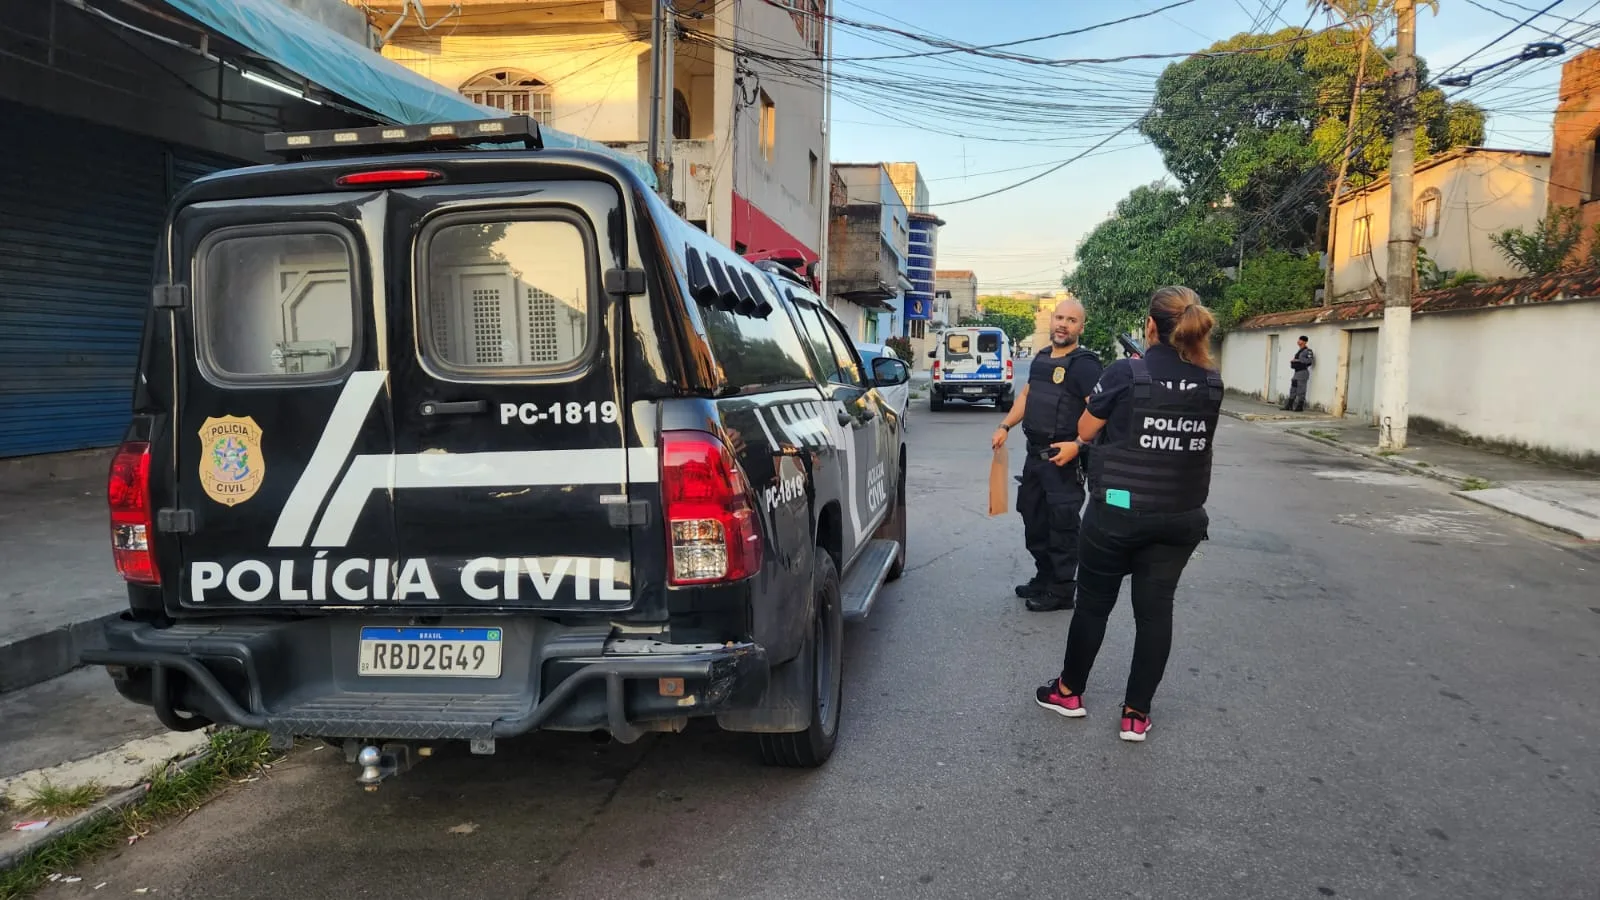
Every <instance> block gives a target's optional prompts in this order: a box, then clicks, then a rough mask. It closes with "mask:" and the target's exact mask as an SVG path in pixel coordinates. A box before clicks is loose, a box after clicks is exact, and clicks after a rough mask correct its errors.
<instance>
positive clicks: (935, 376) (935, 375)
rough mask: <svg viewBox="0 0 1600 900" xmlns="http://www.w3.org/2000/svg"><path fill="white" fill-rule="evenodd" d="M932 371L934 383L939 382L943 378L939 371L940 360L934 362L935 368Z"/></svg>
mask: <svg viewBox="0 0 1600 900" xmlns="http://www.w3.org/2000/svg"><path fill="white" fill-rule="evenodd" d="M930 371H932V372H933V375H932V376H931V377H932V378H933V380H934V381H938V380H939V379H940V378H941V377H942V374H941V373H940V371H939V360H937V359H936V360H934V361H933V368H932V369H931V370H930Z"/></svg>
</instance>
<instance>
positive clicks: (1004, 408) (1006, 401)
mask: <svg viewBox="0 0 1600 900" xmlns="http://www.w3.org/2000/svg"><path fill="white" fill-rule="evenodd" d="M1016 402H1017V401H1016V398H1015V397H1001V398H1000V399H998V400H996V401H995V402H994V405H995V406H998V407H1000V411H1001V412H1003V413H1008V412H1011V407H1012V406H1013V405H1015V404H1016Z"/></svg>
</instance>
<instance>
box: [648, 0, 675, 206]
mask: <svg viewBox="0 0 1600 900" xmlns="http://www.w3.org/2000/svg"><path fill="white" fill-rule="evenodd" d="M677 29H678V22H677V16H676V14H675V12H674V10H673V7H672V0H653V2H652V3H651V13H650V61H651V63H652V65H651V69H650V148H649V154H648V157H647V158H648V162H649V165H650V171H652V172H654V173H655V174H656V193H658V194H660V195H661V198H662V199H663V200H666V201H667V203H668V205H671V203H672V107H673V102H672V90H673V88H672V75H673V69H674V68H675V64H674V62H673V59H674V51H673V39H674V38H675V37H676V36H677Z"/></svg>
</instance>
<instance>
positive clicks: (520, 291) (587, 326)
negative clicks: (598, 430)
mask: <svg viewBox="0 0 1600 900" xmlns="http://www.w3.org/2000/svg"><path fill="white" fill-rule="evenodd" d="M580 221H581V220H579V219H578V218H577V217H576V216H572V215H569V214H566V213H564V212H560V211H554V210H551V211H538V212H533V213H529V214H527V215H519V216H515V217H513V216H503V217H500V218H494V219H490V218H486V217H485V216H484V214H482V213H474V214H470V215H453V216H446V217H442V218H440V219H439V220H438V221H436V222H434V223H432V224H430V226H429V227H427V228H426V229H424V231H423V233H422V239H421V242H420V244H419V248H418V256H419V262H420V275H419V277H418V279H417V292H418V300H419V303H418V306H419V321H418V325H417V332H418V336H419V343H420V344H421V347H422V355H423V358H424V359H425V360H427V361H428V362H429V363H431V364H432V365H434V366H435V367H437V368H439V369H442V370H445V371H448V372H454V373H457V374H461V375H467V376H472V375H479V376H483V375H490V374H493V375H497V376H503V375H514V374H528V375H538V374H547V373H553V372H563V371H567V370H569V369H571V368H573V367H575V366H576V365H578V364H579V363H580V362H581V361H582V360H583V359H585V358H586V357H587V356H588V355H589V352H590V348H591V345H592V344H593V336H594V332H595V326H596V322H595V319H596V313H597V304H596V302H595V299H594V284H595V280H594V279H593V278H592V277H591V273H592V272H593V271H594V269H595V259H596V252H595V249H594V247H593V242H592V241H591V239H590V235H589V231H588V229H587V228H586V227H584V226H583V225H581V224H580Z"/></svg>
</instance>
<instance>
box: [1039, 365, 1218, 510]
mask: <svg viewBox="0 0 1600 900" xmlns="http://www.w3.org/2000/svg"><path fill="white" fill-rule="evenodd" d="M1128 363H1129V365H1131V366H1132V367H1133V393H1132V401H1131V402H1132V405H1133V409H1132V414H1131V416H1130V421H1129V425H1130V426H1131V427H1130V428H1129V431H1128V433H1127V435H1126V436H1125V437H1124V439H1123V440H1121V441H1118V442H1116V443H1110V444H1099V443H1097V444H1095V447H1094V454H1093V455H1092V457H1091V461H1090V464H1089V485H1090V489H1091V492H1092V496H1094V497H1095V498H1096V499H1098V500H1103V501H1105V502H1107V503H1108V504H1110V505H1112V506H1121V507H1125V508H1128V509H1133V510H1138V511H1141V512H1185V511H1187V510H1191V509H1198V508H1199V507H1202V506H1204V505H1205V503H1206V498H1207V497H1208V496H1210V493H1211V447H1212V444H1213V443H1214V441H1215V438H1216V433H1217V417H1218V415H1219V413H1220V412H1221V410H1222V377H1221V376H1220V375H1218V374H1217V373H1215V372H1207V373H1206V386H1207V390H1200V389H1199V388H1195V389H1193V390H1187V391H1182V390H1178V389H1177V388H1169V387H1167V386H1166V385H1164V384H1161V383H1160V382H1157V381H1154V380H1153V379H1151V377H1150V369H1149V367H1148V366H1146V365H1145V361H1144V360H1142V359H1130V360H1128ZM1029 401H1030V402H1031V401H1032V397H1029ZM1108 492H1114V493H1112V494H1111V496H1110V497H1109V498H1108V497H1107V493H1108ZM1116 492H1120V493H1116Z"/></svg>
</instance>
